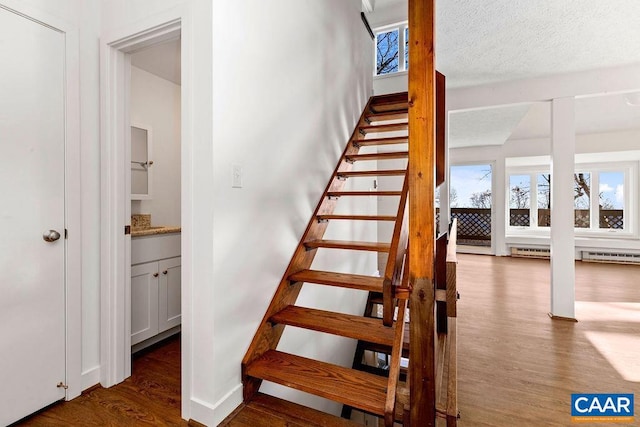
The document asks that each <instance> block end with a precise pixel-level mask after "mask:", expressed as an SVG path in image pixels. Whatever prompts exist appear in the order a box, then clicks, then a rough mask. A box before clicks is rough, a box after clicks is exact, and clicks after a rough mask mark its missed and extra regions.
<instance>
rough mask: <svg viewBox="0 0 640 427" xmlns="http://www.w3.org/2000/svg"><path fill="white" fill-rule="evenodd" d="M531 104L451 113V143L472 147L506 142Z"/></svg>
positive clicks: (455, 145)
mask: <svg viewBox="0 0 640 427" xmlns="http://www.w3.org/2000/svg"><path fill="white" fill-rule="evenodd" d="M529 108H530V104H526V105H518V106H512V107H498V108H490V109H485V110H473V111H460V112H453V113H451V114H450V115H449V145H450V146H451V147H471V146H481V145H497V144H504V143H505V141H506V140H507V139H508V138H509V136H510V135H511V131H512V130H513V129H514V128H515V127H516V126H518V123H520V121H521V120H522V118H523V117H525V115H526V114H527V112H528V111H529Z"/></svg>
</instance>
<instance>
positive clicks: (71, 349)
mask: <svg viewBox="0 0 640 427" xmlns="http://www.w3.org/2000/svg"><path fill="white" fill-rule="evenodd" d="M0 6H2V7H3V8H4V9H7V10H9V11H12V12H16V13H18V14H19V15H22V16H23V17H25V18H26V19H30V20H32V21H36V22H38V23H40V24H42V25H45V26H47V27H50V28H52V29H53V30H56V31H59V32H61V33H62V34H64V40H65V95H64V96H65V105H64V111H65V113H64V114H65V126H64V130H65V142H64V144H65V147H64V152H65V154H64V156H65V159H64V161H65V165H64V171H65V177H64V197H65V201H64V205H65V213H64V217H65V218H64V223H65V229H66V231H67V236H66V238H65V242H64V244H65V283H64V288H65V339H66V343H65V353H66V354H65V371H66V372H65V377H66V378H65V381H66V385H67V386H68V388H67V390H66V396H65V399H66V400H71V399H73V398H75V397H77V396H79V395H80V393H81V392H82V216H81V186H80V182H81V157H80V63H79V32H78V29H77V28H76V27H75V26H74V25H72V24H71V23H69V22H67V21H65V20H63V19H61V18H59V17H56V16H53V15H51V14H49V13H47V12H45V11H43V10H41V9H39V8H37V7H33V6H31V5H27V4H25V3H24V2H22V1H19V0H0Z"/></svg>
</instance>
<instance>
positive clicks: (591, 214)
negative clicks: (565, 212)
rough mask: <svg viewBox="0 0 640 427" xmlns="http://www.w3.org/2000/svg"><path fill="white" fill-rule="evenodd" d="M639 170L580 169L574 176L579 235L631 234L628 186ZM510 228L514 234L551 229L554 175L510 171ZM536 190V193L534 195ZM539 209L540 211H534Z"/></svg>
mask: <svg viewBox="0 0 640 427" xmlns="http://www.w3.org/2000/svg"><path fill="white" fill-rule="evenodd" d="M635 168H636V166H631V165H620V164H617V165H616V164H613V163H611V164H595V165H581V166H579V168H578V169H576V171H575V173H574V176H573V177H574V183H573V190H574V191H573V207H574V227H575V229H576V232H578V233H581V232H584V233H594V232H604V231H607V232H630V231H632V227H631V226H630V224H628V223H627V222H628V221H627V219H628V218H630V217H631V215H630V213H629V208H628V206H630V205H631V203H630V193H631V192H630V190H629V188H628V187H629V185H630V184H629V183H630V182H632V179H631V176H632V175H633V174H635ZM507 177H508V189H507V191H508V194H507V200H508V201H509V213H508V219H507V221H508V228H509V229H510V230H511V231H512V232H526V231H527V230H528V231H531V232H535V231H536V230H538V231H543V230H545V229H546V230H548V227H550V226H551V183H552V181H551V179H552V177H551V174H549V173H548V171H546V170H535V169H520V170H517V169H512V170H507ZM531 189H535V191H531ZM596 189H597V191H596ZM531 206H536V207H537V209H535V210H533V209H531Z"/></svg>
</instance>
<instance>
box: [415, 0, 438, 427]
mask: <svg viewBox="0 0 640 427" xmlns="http://www.w3.org/2000/svg"><path fill="white" fill-rule="evenodd" d="M434 18H435V0H409V253H410V257H409V271H410V273H409V277H410V279H409V280H410V282H411V286H412V287H413V291H412V293H411V298H410V309H411V323H410V325H411V329H410V342H411V346H410V354H409V360H410V361H411V362H410V365H409V366H410V372H409V376H410V399H411V400H410V403H411V412H410V416H411V426H412V427H425V426H434V425H435V417H436V408H435V403H436V382H435V378H436V372H435V371H436V361H435V342H436V337H435V323H434V322H435V288H434V268H433V259H434V239H435V207H434V202H435V191H434V190H435V20H434Z"/></svg>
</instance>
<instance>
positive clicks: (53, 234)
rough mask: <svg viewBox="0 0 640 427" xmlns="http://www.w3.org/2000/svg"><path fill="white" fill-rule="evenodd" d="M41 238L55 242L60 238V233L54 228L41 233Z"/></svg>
mask: <svg viewBox="0 0 640 427" xmlns="http://www.w3.org/2000/svg"><path fill="white" fill-rule="evenodd" d="M42 238H43V239H44V241H45V242H55V241H56V240H58V239H59V238H60V233H58V232H57V231H56V230H49V231H45V232H44V233H43V234H42Z"/></svg>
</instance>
